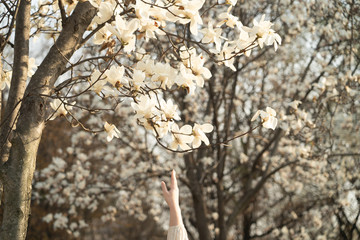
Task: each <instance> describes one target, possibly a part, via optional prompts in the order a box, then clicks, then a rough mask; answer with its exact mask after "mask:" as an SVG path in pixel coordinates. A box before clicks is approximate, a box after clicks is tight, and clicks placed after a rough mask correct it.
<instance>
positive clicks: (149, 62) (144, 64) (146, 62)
mask: <svg viewBox="0 0 360 240" xmlns="http://www.w3.org/2000/svg"><path fill="white" fill-rule="evenodd" d="M136 69H138V70H141V71H144V72H145V73H146V76H148V77H150V76H152V75H154V69H155V63H154V60H153V59H151V58H150V56H149V55H146V56H144V57H143V59H142V60H141V61H139V62H137V63H136Z"/></svg>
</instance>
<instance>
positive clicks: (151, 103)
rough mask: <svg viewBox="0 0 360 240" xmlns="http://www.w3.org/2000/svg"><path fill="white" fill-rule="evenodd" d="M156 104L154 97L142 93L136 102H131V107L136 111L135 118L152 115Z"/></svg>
mask: <svg viewBox="0 0 360 240" xmlns="http://www.w3.org/2000/svg"><path fill="white" fill-rule="evenodd" d="M155 105H156V97H155V96H152V97H151V98H150V97H149V96H147V95H142V96H141V97H140V98H139V99H138V100H137V103H134V102H133V103H131V107H132V108H133V109H134V110H135V111H136V115H135V117H136V118H146V119H148V118H151V117H153V115H154V110H155Z"/></svg>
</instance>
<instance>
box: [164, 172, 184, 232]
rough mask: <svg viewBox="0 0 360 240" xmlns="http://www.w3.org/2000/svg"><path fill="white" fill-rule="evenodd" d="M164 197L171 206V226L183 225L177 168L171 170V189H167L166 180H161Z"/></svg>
mask: <svg viewBox="0 0 360 240" xmlns="http://www.w3.org/2000/svg"><path fill="white" fill-rule="evenodd" d="M161 188H162V192H163V196H164V199H165V201H166V203H167V204H168V206H169V208H170V222H169V226H170V227H171V226H177V225H182V224H183V222H182V217H181V210H180V205H179V188H178V185H177V180H176V173H175V170H172V172H171V183H170V190H168V189H167V187H166V184H165V182H164V181H162V182H161Z"/></svg>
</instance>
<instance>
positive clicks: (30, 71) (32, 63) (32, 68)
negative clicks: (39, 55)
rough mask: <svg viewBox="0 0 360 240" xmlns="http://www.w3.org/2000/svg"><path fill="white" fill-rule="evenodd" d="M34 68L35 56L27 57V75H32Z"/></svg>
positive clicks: (35, 66) (35, 67)
mask: <svg viewBox="0 0 360 240" xmlns="http://www.w3.org/2000/svg"><path fill="white" fill-rule="evenodd" d="M36 69H37V65H36V63H35V58H29V65H28V77H31V76H32V75H34V73H35V71H36Z"/></svg>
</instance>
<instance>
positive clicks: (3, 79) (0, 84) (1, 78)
mask: <svg viewBox="0 0 360 240" xmlns="http://www.w3.org/2000/svg"><path fill="white" fill-rule="evenodd" d="M11 75H12V71H8V72H3V73H0V91H2V90H4V89H5V87H6V86H8V88H10V81H11Z"/></svg>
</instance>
